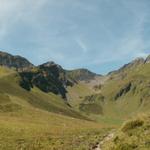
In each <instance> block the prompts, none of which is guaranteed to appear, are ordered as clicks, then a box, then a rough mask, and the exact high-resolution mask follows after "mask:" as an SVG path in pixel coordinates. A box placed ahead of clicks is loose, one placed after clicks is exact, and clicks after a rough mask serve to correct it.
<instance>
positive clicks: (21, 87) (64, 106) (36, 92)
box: [0, 52, 150, 150]
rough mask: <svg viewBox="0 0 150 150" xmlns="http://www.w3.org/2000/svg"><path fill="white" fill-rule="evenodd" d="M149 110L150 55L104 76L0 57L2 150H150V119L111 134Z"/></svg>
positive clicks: (143, 118) (2, 55)
mask: <svg viewBox="0 0 150 150" xmlns="http://www.w3.org/2000/svg"><path fill="white" fill-rule="evenodd" d="M149 108H150V56H148V57H147V58H146V59H143V58H137V59H135V60H133V61H132V62H130V63H128V64H126V65H124V66H123V67H121V68H120V69H118V70H116V71H112V72H110V73H108V74H107V75H105V76H102V75H98V74H95V73H93V72H91V71H89V70H87V69H76V70H65V69H63V68H62V67H61V66H60V65H58V64H55V63H54V62H52V61H49V62H46V63H44V64H41V65H39V66H35V65H33V64H32V63H31V62H29V61H28V60H27V59H25V58H23V57H21V56H13V55H11V54H8V53H5V52H0V133H1V134H0V138H1V141H0V149H4V150H5V149H7V150H16V149H31V150H32V149H37V150H41V149H43V150H46V149H50V150H54V149H55V150H58V149H60V150H61V149H62V150H63V149H65V150H70V149H76V150H81V149H85V150H87V149H91V150H95V149H97V148H99V149H100V148H101V149H102V150H126V149H131V150H132V149H136V148H137V149H142V148H143V149H145V150H149V149H150V144H149V143H150V141H149V135H150V117H149V115H146V116H145V117H143V116H142V119H141V118H140V119H134V120H131V121H129V122H127V123H126V124H124V125H123V126H122V128H121V130H119V131H118V132H117V133H111V134H108V135H106V134H107V133H108V130H109V131H110V128H111V129H112V128H114V127H115V128H116V127H119V126H120V125H121V124H122V123H123V122H124V121H126V120H127V119H128V118H131V117H132V118H135V116H137V114H143V113H144V114H149ZM16 126H17V128H16ZM106 128H107V129H106ZM113 132H114V131H113ZM72 135H73V136H72ZM110 135H111V136H110ZM112 135H113V136H112ZM139 139H140V142H139ZM99 142H100V144H99ZM95 145H96V146H95ZM97 145H98V146H97Z"/></svg>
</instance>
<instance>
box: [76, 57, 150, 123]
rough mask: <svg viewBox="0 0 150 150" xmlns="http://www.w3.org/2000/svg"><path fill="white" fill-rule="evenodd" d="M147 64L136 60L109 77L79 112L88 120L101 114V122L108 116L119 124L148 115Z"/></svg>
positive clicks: (149, 71) (80, 107) (149, 80)
mask: <svg viewBox="0 0 150 150" xmlns="http://www.w3.org/2000/svg"><path fill="white" fill-rule="evenodd" d="M147 59H148V58H147ZM147 59H146V60H147ZM146 60H144V59H136V60H134V61H132V62H131V63H129V64H127V65H125V66H123V67H121V68H120V69H119V70H117V71H115V72H113V73H110V74H108V75H107V76H108V78H107V80H106V81H105V83H104V84H103V85H102V86H101V89H100V91H99V93H96V94H92V95H89V96H86V97H84V98H83V100H82V101H81V103H80V104H79V106H78V107H79V109H80V110H81V111H83V112H85V113H86V114H88V116H90V115H89V114H94V115H95V113H98V115H97V114H96V116H98V118H99V120H101V119H102V118H103V117H104V116H105V118H111V119H112V120H113V119H114V120H115V121H118V122H119V120H120V121H121V120H122V119H124V118H127V117H128V116H130V115H131V114H134V113H140V112H148V111H149V108H150V101H149V99H150V93H149V89H150V86H149V83H150V78H149V74H150V63H145V61H146ZM95 106H99V111H96V107H95ZM99 114H101V115H99ZM91 117H92V118H93V115H91ZM96 118H97V117H96Z"/></svg>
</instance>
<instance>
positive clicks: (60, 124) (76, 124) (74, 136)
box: [0, 68, 110, 150]
mask: <svg viewBox="0 0 150 150" xmlns="http://www.w3.org/2000/svg"><path fill="white" fill-rule="evenodd" d="M0 70H1V68H0ZM6 72H7V73H6ZM0 76H1V78H0V149H2V150H20V149H22V150H58V149H59V150H64V149H65V150H71V149H74V150H84V149H89V148H91V147H92V146H93V145H95V144H96V143H97V142H98V141H99V140H100V138H101V137H102V136H103V134H105V132H106V131H107V130H109V127H110V126H104V125H102V124H98V123H96V122H92V121H88V120H87V118H86V117H84V116H83V115H81V114H79V113H78V112H76V111H74V110H73V109H72V108H70V107H69V106H68V105H66V102H65V101H64V100H63V99H62V98H61V97H60V96H56V95H54V94H53V93H44V92H42V91H40V90H39V89H37V88H35V87H34V88H33V89H32V90H31V91H26V90H24V89H23V88H21V87H20V86H19V81H20V77H19V75H18V74H17V73H16V72H15V71H12V70H10V71H9V70H8V69H6V71H5V69H4V68H2V71H1V74H0ZM105 128H108V129H105Z"/></svg>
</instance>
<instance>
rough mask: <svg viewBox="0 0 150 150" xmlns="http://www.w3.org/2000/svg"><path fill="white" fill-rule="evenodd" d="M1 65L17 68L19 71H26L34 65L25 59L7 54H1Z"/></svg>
mask: <svg viewBox="0 0 150 150" xmlns="http://www.w3.org/2000/svg"><path fill="white" fill-rule="evenodd" d="M0 65H1V66H6V67H9V68H16V69H18V70H25V69H27V68H31V67H33V64H32V63H30V62H29V61H28V60H27V59H25V58H24V57H21V56H13V55H11V54H8V53H5V52H0Z"/></svg>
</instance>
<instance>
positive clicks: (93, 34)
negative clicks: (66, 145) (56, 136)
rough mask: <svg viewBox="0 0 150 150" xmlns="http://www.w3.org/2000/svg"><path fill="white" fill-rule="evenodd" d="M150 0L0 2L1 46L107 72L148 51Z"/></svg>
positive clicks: (32, 58)
mask: <svg viewBox="0 0 150 150" xmlns="http://www.w3.org/2000/svg"><path fill="white" fill-rule="evenodd" d="M149 8H150V0H13V1H12V0H0V50H1V51H5V52H9V53H11V54H14V55H21V56H24V57H26V58H27V59H29V60H30V61H31V62H32V63H33V64H35V65H39V64H42V63H44V62H47V61H54V62H56V63H58V64H60V65H61V66H62V67H63V68H65V69H76V68H88V69H89V70H91V71H93V72H96V73H100V74H105V73H107V72H109V71H112V70H115V69H118V68H119V67H121V66H122V65H123V64H126V63H128V62H130V61H131V60H133V59H135V58H137V57H146V56H147V55H148V54H150V9H149Z"/></svg>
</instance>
